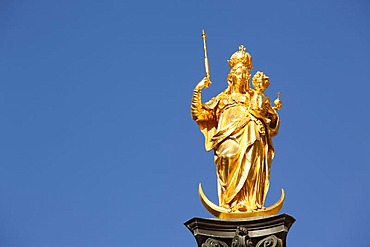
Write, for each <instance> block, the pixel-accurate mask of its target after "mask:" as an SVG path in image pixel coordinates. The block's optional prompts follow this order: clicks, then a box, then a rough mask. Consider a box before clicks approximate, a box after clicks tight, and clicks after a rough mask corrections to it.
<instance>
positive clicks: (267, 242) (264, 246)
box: [256, 235, 283, 247]
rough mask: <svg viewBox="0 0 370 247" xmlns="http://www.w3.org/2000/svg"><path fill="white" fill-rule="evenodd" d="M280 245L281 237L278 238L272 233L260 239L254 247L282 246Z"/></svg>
mask: <svg viewBox="0 0 370 247" xmlns="http://www.w3.org/2000/svg"><path fill="white" fill-rule="evenodd" d="M282 246H283V244H282V241H281V239H278V238H277V237H276V236H274V235H271V236H268V237H267V238H264V239H262V240H260V241H259V242H258V243H257V245H256V247H282Z"/></svg>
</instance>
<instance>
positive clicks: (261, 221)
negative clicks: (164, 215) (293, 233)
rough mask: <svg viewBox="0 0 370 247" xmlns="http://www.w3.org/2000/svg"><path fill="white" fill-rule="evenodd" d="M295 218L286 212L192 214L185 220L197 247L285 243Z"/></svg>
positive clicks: (256, 246) (262, 246)
mask: <svg viewBox="0 0 370 247" xmlns="http://www.w3.org/2000/svg"><path fill="white" fill-rule="evenodd" d="M294 221H295V219H294V218H293V217H292V216H290V215H288V214H281V215H275V216H269V217H255V218H249V219H203V218H196V217H195V218H192V219H191V220H189V221H187V222H185V223H184V224H185V225H186V227H187V228H189V230H190V231H191V232H192V233H193V235H194V237H195V239H196V241H197V243H198V246H199V247H215V246H220V247H266V246H268V247H285V246H286V237H287V234H288V231H289V228H290V227H291V226H292V224H293V223H294Z"/></svg>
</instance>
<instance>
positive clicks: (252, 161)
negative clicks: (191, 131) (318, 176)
mask: <svg viewBox="0 0 370 247" xmlns="http://www.w3.org/2000/svg"><path fill="white" fill-rule="evenodd" d="M202 37H203V41H204V48H205V60H208V57H207V51H206V46H205V34H204V32H203V34H202ZM245 50H246V49H245V47H244V46H243V45H242V46H240V47H239V51H237V52H235V53H234V54H233V55H232V56H231V58H230V60H228V64H229V66H230V73H229V75H228V77H227V81H228V86H227V88H226V89H225V90H224V91H223V92H221V93H220V94H219V95H217V96H216V97H214V98H212V99H211V100H209V101H208V102H207V103H202V101H201V94H202V90H203V89H204V88H207V87H208V86H209V85H210V84H211V81H210V76H209V68H207V67H208V61H207V62H206V72H207V73H206V75H207V76H206V77H205V78H203V79H202V80H201V81H200V82H199V83H198V84H197V85H196V87H195V89H194V92H193V97H192V104H191V116H192V118H193V120H195V121H196V122H197V124H198V125H199V128H200V130H201V132H202V133H203V135H204V137H205V148H206V150H207V151H210V150H213V151H214V162H215V164H216V172H217V179H218V198H219V206H216V205H214V204H213V203H212V202H210V201H209V200H208V199H207V198H206V197H205V195H204V193H203V190H202V187H201V185H199V194H200V197H201V201H202V203H203V204H204V206H205V207H206V208H207V209H208V211H210V212H211V213H212V214H213V215H215V216H216V217H219V218H243V217H252V216H263V215H273V214H276V213H277V212H278V211H279V210H280V209H281V207H282V204H283V201H284V190H282V195H281V198H280V200H279V201H278V202H277V203H275V204H274V205H273V206H271V207H269V208H265V207H264V202H265V199H266V195H267V191H268V188H269V184H270V167H271V163H272V160H273V158H274V147H273V144H272V137H274V136H275V135H277V133H278V130H279V124H280V119H279V115H278V114H277V110H279V109H281V105H282V104H281V100H280V93H279V98H278V99H276V100H275V101H274V104H275V106H272V105H271V103H270V99H269V97H267V96H266V95H265V94H264V91H265V89H266V88H267V87H268V86H269V85H270V79H269V77H268V76H266V75H265V74H264V73H263V72H259V71H258V72H257V73H256V74H255V75H254V76H253V79H252V84H253V87H254V89H251V88H250V86H249V83H250V78H251V74H250V71H251V69H252V68H253V66H252V57H251V55H250V54H249V53H247V52H246V51H245Z"/></svg>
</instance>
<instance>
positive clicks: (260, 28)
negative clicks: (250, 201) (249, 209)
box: [0, 0, 370, 247]
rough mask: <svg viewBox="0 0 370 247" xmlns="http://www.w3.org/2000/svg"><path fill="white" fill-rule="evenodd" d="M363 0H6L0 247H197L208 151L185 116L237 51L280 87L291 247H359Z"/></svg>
mask: <svg viewBox="0 0 370 247" xmlns="http://www.w3.org/2000/svg"><path fill="white" fill-rule="evenodd" d="M369 7H370V4H369V3H368V2H367V1H364V0H354V1H349V0H337V1H334V0H323V1H294V2H293V1H240V0H235V1H205V0H200V1H193V0H190V1H179V0H173V1H111V0H107V1H95V0H93V1H86V0H73V1H72V0H65V1H46V0H33V1H30V0H23V1H21V0H20V1H7V0H4V1H1V3H0V245H1V246H6V247H74V246H76V247H77V246H79V247H81V246H89V247H100V246H112V247H114V246H117V247H118V246H137V247H141V246H173V245H176V246H184V247H185V246H196V243H195V240H194V239H193V236H192V235H191V233H190V232H188V230H187V229H186V228H185V226H183V225H182V224H183V222H185V221H187V220H188V219H190V218H192V217H195V216H197V217H211V215H210V214H209V213H208V212H207V211H206V210H205V209H204V208H203V206H202V205H201V203H200V201H199V198H198V195H197V185H198V183H199V182H201V183H202V184H203V189H204V191H205V193H206V194H207V196H208V197H209V198H210V199H211V200H213V201H214V202H216V201H217V196H216V177H215V167H214V164H213V161H212V160H213V159H212V154H211V153H206V152H205V150H204V147H203V136H202V134H201V133H200V131H199V129H198V127H197V125H196V123H195V122H193V121H192V120H191V118H190V112H189V107H190V99H191V94H192V90H193V87H194V86H195V85H196V83H197V82H198V81H199V80H201V79H202V78H203V76H204V75H205V72H204V65H203V47H202V40H201V37H200V34H201V30H202V29H203V28H204V29H205V30H206V32H207V45H208V55H209V59H210V66H211V78H212V81H213V84H212V86H211V87H210V88H208V89H206V90H205V91H204V99H205V100H207V99H209V98H211V97H213V96H215V95H217V94H218V93H219V92H220V91H222V90H223V89H224V88H225V87H226V76H227V73H228V65H227V62H226V60H227V59H228V58H229V57H230V56H231V54H232V53H233V52H235V51H236V50H237V48H238V46H239V45H240V44H244V45H245V46H246V47H247V51H249V52H250V54H251V55H252V57H253V63H254V69H253V71H252V73H255V72H256V71H258V70H261V71H264V72H265V73H266V74H267V75H268V76H270V78H271V86H270V88H269V89H268V90H267V91H266V94H267V95H269V96H270V97H271V98H273V99H274V98H275V97H276V93H277V92H278V91H280V92H281V94H282V96H281V98H282V101H283V109H282V110H281V111H280V117H281V121H282V122H281V128H280V133H279V135H278V136H277V137H275V139H274V145H275V149H276V157H275V159H274V162H273V165H272V173H271V186H270V191H269V194H268V197H267V204H272V203H274V202H275V201H276V200H277V199H278V198H279V193H280V190H281V188H284V189H285V192H286V199H285V204H284V207H283V209H282V212H284V213H288V214H290V215H292V216H293V217H295V218H296V219H297V222H296V223H295V224H294V225H293V227H292V229H291V231H290V233H289V235H288V246H301V247H304V246H339V247H340V246H348V245H351V246H368V243H369V242H370V235H369V234H368V229H369V226H368V222H369V220H370V213H369V211H368V209H367V206H368V205H369V203H370V197H369V194H370V190H369V188H370V185H369V182H368V178H369V177H370V167H369V164H370V133H369V127H368V122H369V121H370V116H369V113H370V110H369V107H368V95H369V93H368V92H369V90H370V85H369V84H370V83H369V79H368V76H369V73H368V71H369V65H370V62H369V57H370V32H369V24H370V17H369V15H368V12H369Z"/></svg>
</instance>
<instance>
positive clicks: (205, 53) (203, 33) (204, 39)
mask: <svg viewBox="0 0 370 247" xmlns="http://www.w3.org/2000/svg"><path fill="white" fill-rule="evenodd" d="M206 38H207V35H206V33H205V32H204V29H203V30H202V39H203V49H204V67H205V69H206V77H207V79H208V81H209V83H208V85H207V87H208V86H209V85H210V82H211V80H210V78H211V74H210V73H209V62H208V55H207V44H206Z"/></svg>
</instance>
